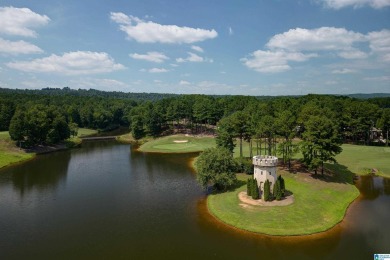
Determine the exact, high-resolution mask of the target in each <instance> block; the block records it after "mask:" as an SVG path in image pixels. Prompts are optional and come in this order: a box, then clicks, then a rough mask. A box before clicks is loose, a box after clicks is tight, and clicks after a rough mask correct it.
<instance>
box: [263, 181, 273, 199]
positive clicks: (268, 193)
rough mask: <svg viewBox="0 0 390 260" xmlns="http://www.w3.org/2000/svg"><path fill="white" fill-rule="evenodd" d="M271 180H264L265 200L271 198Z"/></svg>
mask: <svg viewBox="0 0 390 260" xmlns="http://www.w3.org/2000/svg"><path fill="white" fill-rule="evenodd" d="M270 186H271V185H270V183H269V180H266V181H265V182H264V192H263V199H264V201H269V200H271V187H270Z"/></svg>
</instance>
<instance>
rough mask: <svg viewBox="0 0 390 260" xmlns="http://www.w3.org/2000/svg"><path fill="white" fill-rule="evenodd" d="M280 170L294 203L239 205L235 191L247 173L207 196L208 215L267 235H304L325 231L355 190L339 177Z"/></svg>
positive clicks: (242, 185) (338, 218) (241, 187)
mask: <svg viewBox="0 0 390 260" xmlns="http://www.w3.org/2000/svg"><path fill="white" fill-rule="evenodd" d="M278 174H282V175H283V177H284V179H285V183H286V188H287V190H290V191H292V192H293V194H294V203H293V204H291V205H288V206H281V207H276V206H274V207H261V206H250V207H249V208H243V207H242V206H240V205H239V204H240V201H239V199H238V193H239V192H241V191H244V190H246V183H245V181H246V179H247V178H248V177H249V176H248V175H239V176H238V178H239V180H240V181H241V182H240V185H239V187H238V188H236V189H235V190H233V191H229V192H225V193H219V194H212V195H209V196H208V200H207V203H208V208H209V211H210V213H211V214H212V215H214V216H215V217H217V218H218V219H220V220H221V221H222V222H225V223H226V224H229V225H231V226H234V227H237V228H240V229H244V230H248V231H252V232H257V233H263V234H269V235H304V234H313V233H318V232H321V231H325V230H328V229H330V228H331V227H333V226H334V225H336V224H337V223H339V222H340V221H341V220H342V219H343V217H344V215H345V212H346V210H347V208H348V206H349V204H350V203H351V202H352V201H353V200H354V199H355V198H357V196H358V195H359V191H358V190H357V188H356V187H355V186H354V185H351V184H349V183H345V182H343V181H342V180H340V181H341V182H338V181H339V180H334V181H335V182H329V181H328V182H326V181H323V180H319V179H314V178H312V177H311V176H310V175H309V174H303V173H301V174H291V173H287V172H284V171H280V170H279V171H278Z"/></svg>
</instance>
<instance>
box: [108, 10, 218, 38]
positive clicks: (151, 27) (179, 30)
mask: <svg viewBox="0 0 390 260" xmlns="http://www.w3.org/2000/svg"><path fill="white" fill-rule="evenodd" d="M110 18H111V20H112V21H114V22H116V23H118V24H119V25H120V26H119V28H120V30H121V31H123V32H125V33H126V34H127V37H128V38H129V39H133V40H136V41H137V42H142V43H156V42H159V43H179V44H180V43H194V42H200V41H204V40H207V39H213V38H215V37H217V36H218V33H217V32H216V31H215V30H214V29H212V30H205V29H200V28H190V27H185V26H184V27H180V26H177V25H161V24H158V23H155V22H151V21H144V20H142V19H139V18H137V17H134V16H127V15H125V14H123V13H114V12H112V13H111V14H110Z"/></svg>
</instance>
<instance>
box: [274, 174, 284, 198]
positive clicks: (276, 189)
mask: <svg viewBox="0 0 390 260" xmlns="http://www.w3.org/2000/svg"><path fill="white" fill-rule="evenodd" d="M273 193H274V197H275V199H276V200H281V199H282V190H281V189H280V179H278V180H277V181H276V183H275V185H274V190H273Z"/></svg>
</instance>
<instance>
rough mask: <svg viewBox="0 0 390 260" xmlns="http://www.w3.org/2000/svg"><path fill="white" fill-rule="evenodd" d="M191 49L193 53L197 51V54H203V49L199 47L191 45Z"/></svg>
mask: <svg viewBox="0 0 390 260" xmlns="http://www.w3.org/2000/svg"><path fill="white" fill-rule="evenodd" d="M191 49H193V50H194V51H197V52H203V49H202V48H201V47H199V46H195V45H192V46H191Z"/></svg>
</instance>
